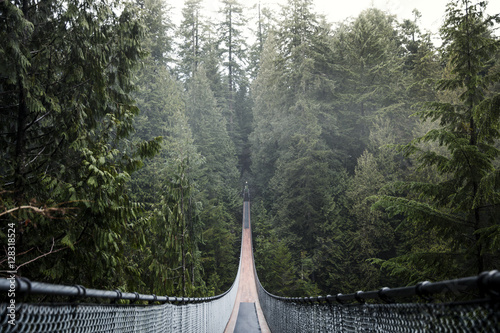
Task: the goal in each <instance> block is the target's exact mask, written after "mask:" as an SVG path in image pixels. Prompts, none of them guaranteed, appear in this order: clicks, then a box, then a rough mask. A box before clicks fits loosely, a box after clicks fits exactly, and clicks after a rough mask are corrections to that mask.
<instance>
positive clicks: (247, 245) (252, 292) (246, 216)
mask: <svg viewBox="0 0 500 333" xmlns="http://www.w3.org/2000/svg"><path fill="white" fill-rule="evenodd" d="M242 229H243V235H242V240H241V242H242V245H241V263H240V265H241V266H240V269H241V271H240V284H239V288H238V293H237V295H236V300H235V302H234V308H233V312H232V313H231V318H230V319H229V322H228V324H227V326H226V329H225V331H224V332H225V333H232V332H235V328H236V327H237V325H236V324H237V320H238V313H239V310H240V304H241V303H254V304H255V310H256V312H257V320H258V324H259V327H260V332H264V333H269V332H271V331H270V330H269V327H268V326H267V323H266V319H265V318H264V314H263V313H262V309H261V307H260V303H259V297H258V295H257V285H256V279H255V271H254V261H253V252H252V224H251V222H250V202H249V201H244V202H243V226H242ZM244 308H245V309H248V307H247V306H245V307H244ZM238 327H239V326H238ZM242 331H243V330H242ZM245 331H246V330H245ZM246 332H249V331H246ZM257 332H259V331H257ZM249 333H250V332H249Z"/></svg>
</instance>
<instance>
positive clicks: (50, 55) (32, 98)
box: [0, 0, 158, 288]
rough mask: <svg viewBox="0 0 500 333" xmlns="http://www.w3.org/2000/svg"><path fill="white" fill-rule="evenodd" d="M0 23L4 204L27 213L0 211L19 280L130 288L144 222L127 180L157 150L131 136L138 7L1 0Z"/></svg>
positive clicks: (139, 33) (139, 34)
mask: <svg viewBox="0 0 500 333" xmlns="http://www.w3.org/2000/svg"><path fill="white" fill-rule="evenodd" d="M0 25H1V28H0V45H2V46H1V51H0V53H1V54H2V59H3V60H2V63H1V64H0V67H1V68H0V73H2V74H1V75H0V91H1V92H2V93H1V94H0V104H1V105H2V107H1V109H0V112H1V117H2V122H1V124H0V127H1V129H0V133H1V134H0V142H1V143H0V154H1V162H0V163H1V165H0V170H1V183H0V186H1V193H2V205H3V207H2V208H3V209H5V210H7V209H9V208H12V207H21V206H26V207H27V208H28V209H26V210H16V209H15V210H14V211H12V214H10V216H8V215H3V216H2V221H3V222H4V223H2V225H3V226H6V223H5V220H6V219H9V221H11V222H13V223H15V225H16V227H17V232H18V235H19V237H18V238H17V243H16V247H17V251H18V253H23V252H25V253H26V254H25V255H24V256H23V257H22V258H21V257H20V258H19V260H18V261H17V262H18V265H19V266H22V265H23V263H25V264H26V265H25V266H23V268H21V269H19V270H18V274H20V275H27V274H29V277H30V278H32V279H36V280H42V281H51V282H63V281H64V282H65V283H76V282H78V283H81V284H85V285H87V286H95V287H99V288H107V287H111V286H113V287H115V288H116V287H123V288H127V285H129V283H130V280H132V279H133V277H137V275H138V271H137V267H136V266H135V264H134V263H130V262H128V261H127V260H126V259H125V254H124V251H125V249H126V248H127V246H128V244H127V242H126V237H125V235H127V234H130V233H131V232H132V230H133V229H134V228H135V226H136V225H135V223H134V222H131V221H130V220H131V219H133V216H134V214H135V213H136V209H135V208H136V207H134V205H133V204H132V203H131V202H130V201H129V198H128V196H127V193H126V186H125V185H126V183H127V181H128V180H129V177H130V174H131V173H132V172H133V171H135V170H136V169H137V168H138V167H139V166H140V164H141V159H142V158H143V157H145V156H152V155H154V153H155V152H156V151H157V149H158V141H156V140H154V141H152V142H150V143H147V142H144V141H142V142H138V143H137V145H135V146H131V145H129V144H128V141H127V140H126V139H127V137H128V136H129V134H130V133H131V131H132V129H133V127H132V120H133V118H134V117H135V115H136V114H137V111H138V110H137V107H136V106H135V105H134V104H133V101H132V99H131V97H130V92H131V90H132V82H131V75H132V70H133V68H134V65H135V64H136V63H137V62H138V61H139V60H140V59H141V57H142V56H143V54H144V52H143V50H142V48H141V40H142V38H143V36H144V34H143V32H144V29H143V26H142V24H141V23H140V21H139V15H138V12H137V11H136V10H135V8H134V7H133V6H130V5H129V4H128V3H123V2H120V1H108V2H103V1H73V0H67V1H43V2H35V1H31V0H23V1H16V2H14V3H13V2H11V1H2V2H1V3H0ZM35 207H37V208H36V209H35ZM39 207H45V208H43V209H40V208H39ZM36 212H38V213H36ZM50 212H52V213H50ZM3 232H4V231H2V233H1V237H5V234H4V233H3ZM135 240H136V239H135ZM28 263H29V264H28Z"/></svg>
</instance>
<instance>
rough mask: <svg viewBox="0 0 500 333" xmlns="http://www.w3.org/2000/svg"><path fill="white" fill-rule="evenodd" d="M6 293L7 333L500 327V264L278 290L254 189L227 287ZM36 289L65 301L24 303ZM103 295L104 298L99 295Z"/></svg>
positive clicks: (3, 316)
mask: <svg viewBox="0 0 500 333" xmlns="http://www.w3.org/2000/svg"><path fill="white" fill-rule="evenodd" d="M0 293H1V295H2V303H1V304H0V332H225V333H226V332H227V333H231V332H245V333H252V332H273V333H278V332H438V331H439V332H443V331H444V332H500V272H498V271H489V272H484V273H482V274H480V275H478V276H473V277H467V278H461V279H455V280H447V281H439V282H433V283H431V282H422V283H420V284H418V285H415V286H409V287H398V288H382V289H380V290H376V291H366V292H365V291H358V292H355V293H351V294H336V295H326V296H314V297H294V298H290V297H280V296H275V295H272V294H270V293H269V292H267V291H266V290H265V289H264V288H263V287H262V285H261V284H260V282H259V279H258V276H257V272H256V270H255V265H254V258H253V249H252V225H251V217H250V198H249V195H248V191H247V190H245V192H244V199H243V221H242V241H241V252H240V264H239V268H238V273H237V276H236V279H235V281H234V283H233V285H232V287H231V288H230V289H229V290H228V291H227V292H225V293H224V294H221V295H218V296H213V297H206V298H185V297H169V296H156V295H142V294H138V293H127V292H121V291H119V290H114V291H112V290H97V289H89V288H85V287H83V286H79V285H77V286H63V285H53V284H47V283H41V282H34V281H30V280H28V279H26V278H22V277H14V276H13V277H12V278H2V279H0ZM446 293H448V294H450V295H453V296H459V295H464V294H469V295H470V294H472V295H475V297H472V298H469V299H470V300H468V301H454V302H435V301H433V296H434V295H437V294H446ZM30 294H32V295H46V296H51V297H54V299H57V300H58V301H52V302H50V303H23V302H22V299H23V297H26V295H30ZM14 295H15V296H16V297H14ZM61 299H62V300H61ZM96 299H99V300H100V302H99V303H97V302H95V301H94V302H92V301H91V300H96Z"/></svg>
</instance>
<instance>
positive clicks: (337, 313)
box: [259, 287, 500, 333]
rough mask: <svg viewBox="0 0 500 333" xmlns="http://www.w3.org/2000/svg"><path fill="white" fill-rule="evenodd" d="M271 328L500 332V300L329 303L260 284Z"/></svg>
mask: <svg viewBox="0 0 500 333" xmlns="http://www.w3.org/2000/svg"><path fill="white" fill-rule="evenodd" d="M259 301H260V304H261V307H262V310H263V312H264V315H265V317H266V320H267V323H268V325H269V328H270V329H271V331H272V332H273V333H280V332H287V333H290V332H300V333H303V332H491V333H494V332H500V303H499V302H495V301H492V300H491V299H485V300H478V301H473V302H467V303H439V304H437V303H436V304H435V303H401V304H346V305H340V304H329V303H315V304H307V303H294V302H289V301H283V300H279V299H276V298H274V297H272V296H270V295H268V294H267V293H266V292H265V291H264V290H263V289H262V287H259Z"/></svg>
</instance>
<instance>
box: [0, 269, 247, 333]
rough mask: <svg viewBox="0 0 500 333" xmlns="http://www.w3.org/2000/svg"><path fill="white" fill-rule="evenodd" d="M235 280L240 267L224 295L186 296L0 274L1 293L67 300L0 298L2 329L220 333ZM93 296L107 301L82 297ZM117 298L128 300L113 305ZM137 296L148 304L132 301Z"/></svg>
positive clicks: (233, 294) (231, 302) (56, 332)
mask: <svg viewBox="0 0 500 333" xmlns="http://www.w3.org/2000/svg"><path fill="white" fill-rule="evenodd" d="M238 283H239V271H238V275H237V277H236V279H235V282H234V284H233V286H232V287H231V288H230V289H229V290H228V291H227V292H226V293H224V294H222V295H218V296H213V297H205V298H184V297H168V296H156V295H142V294H138V293H122V292H120V291H118V290H116V291H109V290H97V289H86V288H84V287H82V286H61V285H53V284H46V283H39V282H30V281H29V280H28V279H23V278H17V279H0V291H2V292H7V293H8V292H9V290H14V293H15V294H16V296H17V295H24V296H26V295H29V294H32V295H37V294H39V295H47V296H57V297H68V299H69V301H68V302H66V303H64V302H57V303H40V304H33V303H22V302H16V301H15V300H14V302H11V301H9V300H7V301H6V302H2V303H1V304H0V332H6V333H7V332H26V333H28V332H37V333H38V332H50V333H59V332H60V333H63V332H193V333H194V332H223V331H224V328H225V326H226V324H227V322H228V320H229V317H230V316H231V312H232V309H233V306H234V301H235V299H236V292H237V290H238ZM91 298H95V299H108V300H110V301H111V303H110V304H93V303H83V302H81V301H82V300H87V299H91ZM11 299H13V298H11ZM118 300H128V301H130V303H131V304H117V301H118ZM139 301H140V303H144V302H147V303H149V304H138V303H136V302H139Z"/></svg>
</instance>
